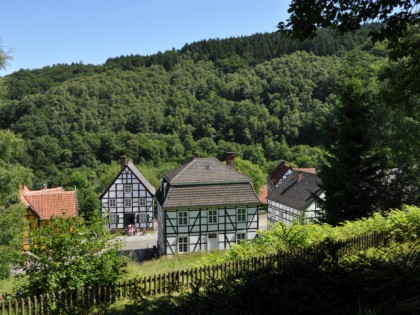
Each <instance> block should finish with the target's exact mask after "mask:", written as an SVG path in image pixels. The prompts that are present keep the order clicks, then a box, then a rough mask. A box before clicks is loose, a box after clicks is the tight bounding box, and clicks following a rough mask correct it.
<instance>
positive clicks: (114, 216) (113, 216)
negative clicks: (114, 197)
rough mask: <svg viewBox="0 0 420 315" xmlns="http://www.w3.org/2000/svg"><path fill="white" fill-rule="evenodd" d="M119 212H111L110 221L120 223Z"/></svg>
mask: <svg viewBox="0 0 420 315" xmlns="http://www.w3.org/2000/svg"><path fill="white" fill-rule="evenodd" d="M118 219H119V217H118V214H110V215H109V223H112V224H118Z"/></svg>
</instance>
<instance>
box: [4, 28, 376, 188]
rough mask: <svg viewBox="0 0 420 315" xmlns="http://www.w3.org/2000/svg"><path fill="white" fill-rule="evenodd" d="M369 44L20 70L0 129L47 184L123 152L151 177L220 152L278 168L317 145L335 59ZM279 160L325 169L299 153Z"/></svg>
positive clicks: (325, 39) (247, 47)
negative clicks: (19, 141) (18, 141)
mask: <svg viewBox="0 0 420 315" xmlns="http://www.w3.org/2000/svg"><path fill="white" fill-rule="evenodd" d="M366 41H367V37H366V32H365V33H363V32H360V33H358V34H356V35H354V36H350V35H349V37H348V38H339V37H336V36H335V35H334V34H333V33H332V32H330V31H328V30H325V31H323V32H321V33H320V36H319V37H318V38H316V39H314V40H313V41H308V42H306V43H302V44H298V43H297V42H294V41H289V40H284V39H282V38H281V36H280V35H279V34H276V33H273V34H257V35H255V36H251V37H246V38H237V39H228V40H209V41H206V42H199V43H194V44H191V45H186V46H185V47H184V48H183V49H182V50H181V51H169V52H165V53H162V54H157V55H153V56H148V57H142V56H127V57H119V58H114V59H110V60H108V62H107V63H106V64H105V65H104V66H91V65H82V64H72V65H55V66H52V67H45V68H43V69H38V70H33V71H27V70H21V71H19V72H16V73H14V74H11V75H9V76H6V77H5V78H4V81H5V82H6V84H7V86H8V88H9V91H10V93H9V95H8V97H7V99H6V100H5V102H4V104H2V105H0V128H10V129H11V130H13V131H14V132H16V133H20V134H21V135H22V137H23V138H24V139H25V144H26V147H27V154H24V155H23V156H22V163H24V165H25V166H28V167H31V168H33V169H36V173H37V174H36V175H37V177H38V178H39V179H38V180H39V181H44V182H49V183H51V182H52V181H54V182H55V183H58V181H57V180H58V179H59V178H60V177H61V173H62V172H64V173H65V174H70V172H69V169H72V168H79V167H88V168H92V169H94V168H96V167H98V166H99V164H100V163H106V164H109V163H111V161H113V160H115V159H116V158H117V157H118V156H120V155H122V154H127V155H129V156H130V157H131V158H132V159H133V161H136V162H137V163H139V162H141V163H146V164H148V165H150V163H152V164H153V165H154V166H156V167H160V166H161V165H163V164H165V163H167V162H173V161H177V162H181V161H185V159H186V158H187V157H190V156H191V154H192V152H194V151H199V152H200V153H201V154H202V155H203V156H215V155H217V156H219V157H220V155H221V153H220V152H221V151H223V150H222V147H224V144H226V143H231V144H234V147H235V151H236V152H237V153H238V155H240V156H242V157H243V158H244V159H248V160H251V161H252V162H253V163H256V164H259V165H260V166H261V167H265V165H263V164H265V161H266V160H273V159H274V160H278V159H284V158H285V157H284V156H283V154H284V153H287V154H289V152H285V149H286V148H287V147H288V148H289V149H291V148H293V147H295V146H297V145H304V146H309V147H310V148H314V147H319V146H320V145H322V144H323V141H324V140H323V138H322V136H321V133H320V132H319V130H318V126H317V124H319V122H323V121H327V120H328V119H329V117H330V113H331V105H330V104H329V102H330V101H329V98H331V95H332V93H333V89H334V86H335V82H336V81H337V77H338V76H339V73H338V70H339V65H340V64H341V63H343V62H344V63H345V62H347V61H346V59H345V53H340V54H341V55H334V54H337V52H338V51H339V50H340V49H344V50H350V49H353V48H355V47H358V46H361V45H362V46H363V45H365V43H366ZM258 43H261V44H258ZM364 47H368V46H363V47H362V48H364ZM299 49H301V50H304V51H306V52H303V51H298V50H299ZM367 49H368V50H369V49H370V48H367ZM291 52H295V53H293V54H290V55H288V56H286V55H285V54H286V53H291ZM308 52H312V53H308ZM229 146H230V144H229ZM289 146H290V147H289ZM315 150H316V149H315ZM242 152H243V154H244V155H242ZM222 154H224V152H222ZM314 156H315V158H314ZM287 160H288V161H291V162H296V163H297V164H305V165H306V164H312V165H311V166H314V163H316V164H317V163H319V162H322V159H319V156H318V155H317V154H315V155H314V154H312V153H311V152H310V150H299V149H298V150H296V151H294V152H292V153H290V157H288V158H287ZM295 160H296V161H295ZM37 184H38V183H37ZM58 184H59V185H61V183H58Z"/></svg>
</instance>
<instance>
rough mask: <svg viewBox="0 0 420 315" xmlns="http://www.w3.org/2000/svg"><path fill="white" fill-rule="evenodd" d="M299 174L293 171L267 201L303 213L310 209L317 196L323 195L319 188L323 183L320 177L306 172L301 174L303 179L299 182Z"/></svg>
mask: <svg viewBox="0 0 420 315" xmlns="http://www.w3.org/2000/svg"><path fill="white" fill-rule="evenodd" d="M299 173H300V172H298V171H293V172H292V173H291V174H290V175H289V176H288V177H287V178H286V179H285V180H284V182H282V183H281V184H280V185H279V186H278V187H277V188H276V189H274V190H273V191H272V192H271V193H270V194H269V195H268V197H267V199H268V200H272V201H275V202H277V203H280V204H283V205H285V206H288V207H291V208H294V209H297V210H301V211H303V210H305V209H306V208H308V207H309V206H310V205H311V203H312V202H314V200H315V196H319V195H320V194H321V193H322V190H321V188H320V187H319V184H320V183H321V181H320V179H319V177H318V175H316V174H312V173H305V172H301V173H300V174H301V176H302V177H301V179H300V180H299Z"/></svg>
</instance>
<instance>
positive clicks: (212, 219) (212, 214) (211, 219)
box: [207, 210, 219, 224]
mask: <svg viewBox="0 0 420 315" xmlns="http://www.w3.org/2000/svg"><path fill="white" fill-rule="evenodd" d="M218 213H219V211H217V210H208V218H207V219H208V220H207V222H208V223H209V224H217V221H218V218H217V216H218Z"/></svg>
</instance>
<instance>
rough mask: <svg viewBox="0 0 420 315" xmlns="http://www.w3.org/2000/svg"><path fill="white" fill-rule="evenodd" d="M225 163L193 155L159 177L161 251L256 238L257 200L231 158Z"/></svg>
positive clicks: (223, 245) (215, 247)
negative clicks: (190, 158)
mask: <svg viewBox="0 0 420 315" xmlns="http://www.w3.org/2000/svg"><path fill="white" fill-rule="evenodd" d="M230 156H231V157H232V155H230ZM228 165H230V166H228ZM228 165H225V164H224V163H222V162H220V161H219V160H217V159H214V158H194V159H193V160H192V161H190V162H188V163H186V164H184V165H182V166H181V167H179V168H177V169H175V170H173V171H170V172H168V173H166V174H165V175H164V176H163V178H162V179H161V185H160V188H159V190H158V192H157V195H156V197H157V200H158V250H159V252H160V254H162V255H165V254H168V255H170V254H175V253H185V252H197V251H210V250H218V249H227V248H229V247H230V246H231V245H232V244H235V243H238V242H241V241H246V240H248V239H252V238H254V237H255V235H256V231H257V229H258V209H259V207H260V205H261V201H260V200H259V198H258V196H257V194H256V193H255V190H254V188H253V187H252V185H251V182H250V180H249V178H248V177H246V176H244V175H242V174H241V173H239V172H237V171H236V170H235V169H234V161H233V158H230V159H229V160H228Z"/></svg>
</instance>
